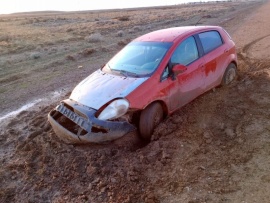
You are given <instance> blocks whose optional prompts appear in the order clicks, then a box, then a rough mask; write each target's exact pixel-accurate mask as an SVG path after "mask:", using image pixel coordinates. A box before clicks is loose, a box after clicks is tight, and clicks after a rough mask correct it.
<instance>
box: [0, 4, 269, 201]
mask: <svg viewBox="0 0 270 203" xmlns="http://www.w3.org/2000/svg"><path fill="white" fill-rule="evenodd" d="M217 5H219V6H218V7H219V8H218V9H220V10H218V11H215V12H214V13H211V12H212V10H213V9H211V8H216V7H217ZM217 5H215V6H214V7H210V6H209V5H208V7H207V9H206V7H200V9H199V10H205V12H207V13H208V15H209V19H204V22H203V23H204V24H219V25H222V26H224V27H225V28H226V29H227V30H228V31H229V32H230V33H231V34H232V37H233V39H234V40H235V41H236V43H237V46H238V52H239V67H238V68H239V78H238V80H237V81H236V82H235V83H233V84H232V85H230V86H229V87H226V88H216V89H215V90H213V91H210V92H208V93H206V94H204V95H202V96H201V97H199V98H198V99H196V100H194V101H193V102H192V103H190V104H188V105H186V106H185V107H184V108H182V109H181V110H179V111H177V112H176V113H175V114H174V115H173V116H171V117H169V118H167V119H166V120H165V121H164V122H163V123H161V124H160V125H159V126H158V128H157V129H156V130H155V132H154V135H153V140H152V142H151V143H149V144H148V145H144V144H143V143H141V142H140V141H139V140H137V139H136V136H135V135H129V137H128V138H129V139H130V140H131V141H132V142H133V145H132V146H129V147H123V146H121V144H122V143H123V142H121V141H119V142H117V143H111V144H109V145H102V146H101V145H91V146H89V145H87V146H73V145H65V144H63V143H61V142H60V141H59V140H58V139H57V137H56V136H55V134H54V133H53V131H52V129H51V127H50V126H49V125H48V123H47V120H46V114H47V113H48V111H49V110H50V109H52V108H53V107H54V106H55V104H56V103H57V102H58V101H56V100H57V99H55V100H54V101H52V104H50V105H48V106H42V105H40V106H38V107H36V108H34V109H32V110H26V111H23V112H21V113H20V114H19V115H17V116H16V117H15V118H12V119H10V120H7V121H5V122H2V123H1V132H0V162H1V168H0V202H59V203H60V202H100V203H101V202H111V203H116V202H117V203H118V202H119V203H120V202H136V203H137V202H146V203H155V202H162V203H169V202H170V203H175V202H189V203H196V202H212V203H217V202H220V203H221V202H233V203H234V202H235V203H239V202H241V203H242V202H243V203H249V202H252V203H253V202H258V203H268V202H269V200H270V173H269V171H270V159H269V155H270V108H269V107H270V96H269V95H270V56H269V53H270V38H269V36H270V19H269V18H270V16H269V15H268V13H269V10H270V2H265V3H264V4H261V3H255V4H253V3H252V4H248V5H247V4H245V5H240V4H239V5H238V4H237V5H236V4H224V5H225V6H224V5H223V4H217ZM221 5H223V7H222V6H221ZM232 5H233V6H232ZM212 6H213V5H212ZM226 6H227V7H226ZM196 8H197V7H192V9H193V10H196ZM178 9H181V8H178ZM182 9H183V8H182ZM184 9H186V10H181V11H182V13H183V12H184V11H186V12H187V14H186V15H187V16H188V8H186V7H184ZM197 10H198V9H197ZM197 10H196V11H197ZM154 11H155V10H152V11H151V12H154ZM221 11H222V12H221ZM159 12H160V11H159ZM205 12H204V15H205ZM170 13H172V12H170ZM125 15H126V14H125ZM149 15H150V14H149ZM198 15H199V14H198ZM197 20H198V16H196V15H195V16H192V15H191V16H189V17H187V18H186V19H183V20H182V22H181V23H182V25H185V24H188V23H192V22H193V21H194V22H195V21H197ZM178 21H179V18H178V17H176V16H174V17H171V18H168V19H167V22H166V23H167V24H169V25H171V26H175V25H176V24H177V23H178V24H179V22H178ZM124 22H125V21H124ZM176 22H177V23H176ZM128 26H130V25H127V27H128ZM132 26H134V25H132ZM140 26H141V27H142V26H143V25H140ZM145 26H146V25H145ZM147 26H149V25H147ZM165 26H167V25H164V24H162V23H161V22H159V21H158V20H156V21H155V20H154V23H152V29H158V28H161V27H165ZM138 29H139V28H138ZM140 32H142V31H140ZM133 34H134V35H135V33H133ZM133 34H132V33H131V34H130V36H127V37H126V38H123V39H121V42H122V43H124V42H126V40H128V38H129V37H132V35H133ZM137 34H138V33H137ZM111 37H113V36H111ZM114 38H115V37H114ZM108 41H109V40H108ZM76 43H78V42H76ZM109 44H110V43H109ZM120 44H121V43H120ZM102 46H103V45H102ZM117 46H118V45H113V48H108V50H109V51H107V52H106V53H104V55H102V56H104V58H106V57H108V54H109V53H111V52H113V51H115V50H116V49H119V47H117ZM59 47H60V46H58V49H60V48H59ZM104 47H105V46H104ZM104 47H103V48H104ZM107 47H108V46H107ZM17 55H20V53H17ZM62 55H63V54H62ZM69 55H70V54H69ZM94 56H95V57H97V55H94ZM13 57H15V56H13ZM47 57H49V56H47ZM57 57H58V56H57ZM70 57H78V58H79V55H70ZM98 57H99V58H98V59H97V61H98V62H97V64H98V63H99V62H102V60H101V58H102V57H101V56H98ZM15 58H16V57H15ZM56 59H57V60H58V58H55V60H56ZM42 60H47V59H46V58H45V59H42ZM74 60H75V61H72V60H71V63H73V65H75V64H76V65H80V64H83V66H85V65H84V64H87V63H89V61H88V60H90V59H87V60H86V58H84V57H82V58H79V59H77V58H76V59H74ZM91 60H92V59H91ZM18 63H19V62H18ZM39 63H40V62H39ZM66 68H67V69H69V68H68V67H66ZM92 68H93V67H88V69H83V70H81V69H78V72H77V73H76V74H75V76H76V77H78V78H76V77H75V76H74V75H73V76H71V78H72V79H70V80H71V81H72V84H73V83H75V82H76V80H77V79H80V77H83V75H85V74H86V72H85V70H87V71H89V70H92ZM50 70H51V69H50ZM44 71H45V73H49V71H48V70H47V69H44ZM46 71H47V72H46ZM55 72H57V73H60V72H58V70H57V69H55ZM28 73H29V74H28V75H27V76H31V77H30V79H33V81H35V80H36V77H38V76H40V74H41V75H42V76H44V75H43V74H45V73H40V72H38V73H37V75H35V74H34V73H33V72H31V71H29V72H28ZM12 74H14V73H12ZM12 74H11V75H10V77H12ZM70 75H72V72H71V71H67V76H63V78H68V76H70ZM52 80H53V81H54V79H52ZM55 80H56V79H55ZM1 81H2V83H1V84H7V83H6V82H5V83H4V81H5V80H4V79H3V80H1ZM17 81H20V79H18V80H17ZM33 81H32V82H33ZM24 82H25V84H26V85H27V84H28V83H27V81H24ZM49 83H50V84H55V86H56V87H63V86H65V85H66V84H65V82H62V83H61V84H62V86H57V85H59V84H60V83H59V82H58V83H53V82H51V80H50V82H49ZM8 84H9V83H8ZM42 84H43V85H44V86H45V87H44V89H45V90H40V91H41V92H43V91H44V92H46V91H48V90H49V89H50V88H52V87H49V86H46V85H45V84H46V80H45V82H44V81H43V83H42ZM10 85H11V86H12V85H13V84H10ZM40 87H42V85H41V86H37V87H35V88H34V90H31V89H27V90H26V94H27V95H28V96H29V95H31V94H30V93H29V92H31V91H33V92H32V94H33V95H35V96H36V94H35V92H36V91H38V90H39V89H41V88H40ZM66 89H67V90H66V91H67V92H69V91H70V89H69V88H68V87H67V88H66ZM14 91H15V93H17V94H18V95H22V94H23V92H21V91H22V90H21V89H15V90H14ZM2 95H4V96H5V97H6V98H9V99H10V98H13V99H15V98H16V95H15V96H13V97H12V95H10V94H5V93H2V94H1V99H2V98H3V97H2ZM65 96H68V95H63V97H65ZM59 99H60V98H59ZM19 101H26V99H21V100H19ZM10 103H11V104H12V105H11V104H10V105H8V104H7V103H5V104H4V105H3V106H4V107H5V108H7V109H12V107H14V106H16V105H17V104H18V103H16V102H15V101H14V102H10ZM4 107H3V108H4Z"/></svg>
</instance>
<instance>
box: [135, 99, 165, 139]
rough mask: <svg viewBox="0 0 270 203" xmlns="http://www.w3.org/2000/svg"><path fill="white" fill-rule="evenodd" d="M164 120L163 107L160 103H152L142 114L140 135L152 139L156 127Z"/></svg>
mask: <svg viewBox="0 0 270 203" xmlns="http://www.w3.org/2000/svg"><path fill="white" fill-rule="evenodd" d="M162 120H163V109H162V106H161V105H160V104H159V103H153V104H150V105H149V106H148V107H146V108H145V109H144V110H143V111H142V113H141V116H140V122H139V130H140V136H141V137H142V138H143V139H144V140H146V141H150V140H151V136H152V134H153V132H154V129H155V127H157V126H158V124H159V123H160V122H161V121H162Z"/></svg>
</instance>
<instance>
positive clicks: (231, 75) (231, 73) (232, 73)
mask: <svg viewBox="0 0 270 203" xmlns="http://www.w3.org/2000/svg"><path fill="white" fill-rule="evenodd" d="M236 76H237V70H236V66H235V64H233V63H231V64H230V65H229V66H228V67H227V69H226V70H225V73H224V75H223V78H222V83H221V84H222V85H228V84H230V83H231V82H232V81H233V80H235V79H236Z"/></svg>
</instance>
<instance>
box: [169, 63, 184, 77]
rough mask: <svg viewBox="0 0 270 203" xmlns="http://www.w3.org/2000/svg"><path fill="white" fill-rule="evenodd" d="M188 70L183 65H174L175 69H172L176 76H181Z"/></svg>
mask: <svg viewBox="0 0 270 203" xmlns="http://www.w3.org/2000/svg"><path fill="white" fill-rule="evenodd" d="M186 70H187V67H186V66H184V65H182V64H176V65H174V66H173V68H172V72H173V73H174V74H176V75H177V74H179V73H183V72H185V71H186Z"/></svg>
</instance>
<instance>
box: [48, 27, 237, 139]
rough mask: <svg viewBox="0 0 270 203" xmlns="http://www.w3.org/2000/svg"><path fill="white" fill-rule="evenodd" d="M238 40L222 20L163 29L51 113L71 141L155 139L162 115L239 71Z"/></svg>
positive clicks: (134, 43) (87, 81)
mask: <svg viewBox="0 0 270 203" xmlns="http://www.w3.org/2000/svg"><path fill="white" fill-rule="evenodd" d="M236 68H237V55H236V50H235V44H234V42H233V41H232V39H231V38H230V36H229V34H228V33H227V32H226V31H225V30H224V29H223V28H221V27H218V26H187V27H174V28H169V29H163V30H158V31H154V32H151V33H148V34H145V35H143V36H141V37H138V38H137V39H135V40H133V41H132V42H131V43H129V44H128V45H127V46H125V47H124V48H123V49H122V50H121V51H120V52H119V53H118V54H116V55H115V56H114V57H113V58H112V59H111V60H110V61H109V62H108V63H107V64H106V65H105V66H104V67H103V68H101V69H99V70H97V71H95V72H94V73H92V74H91V75H90V76H88V77H87V78H86V79H84V80H83V81H82V82H81V83H80V84H79V85H78V86H77V87H75V89H74V90H73V92H72V93H71V96H70V97H69V99H66V100H64V101H62V102H61V103H60V104H59V105H58V106H57V107H56V108H55V109H54V110H52V111H51V112H50V113H49V115H48V118H49V122H50V123H51V125H52V127H53V129H54V131H55V132H56V134H57V135H58V136H59V137H60V138H61V139H62V140H64V141H66V142H68V143H86V142H94V143H99V142H104V141H110V140H115V139H117V138H120V137H122V136H124V135H125V134H127V133H128V132H130V131H133V130H136V128H137V129H138V130H139V134H140V135H141V137H142V138H144V139H146V140H150V138H151V135H152V133H153V130H154V128H155V127H156V126H157V125H158V124H159V123H160V122H161V121H162V119H163V118H164V117H166V116H168V115H170V114H171V113H173V112H174V111H175V110H177V109H179V108H180V107H182V106H184V105H185V104H187V103H189V102H190V101H192V100H193V99H195V98H196V97H198V96H199V95H201V94H203V93H204V92H206V91H208V90H210V89H212V88H214V87H216V86H218V85H226V84H228V83H230V82H231V81H232V80H234V79H235V77H236V74H237V69H236Z"/></svg>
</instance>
